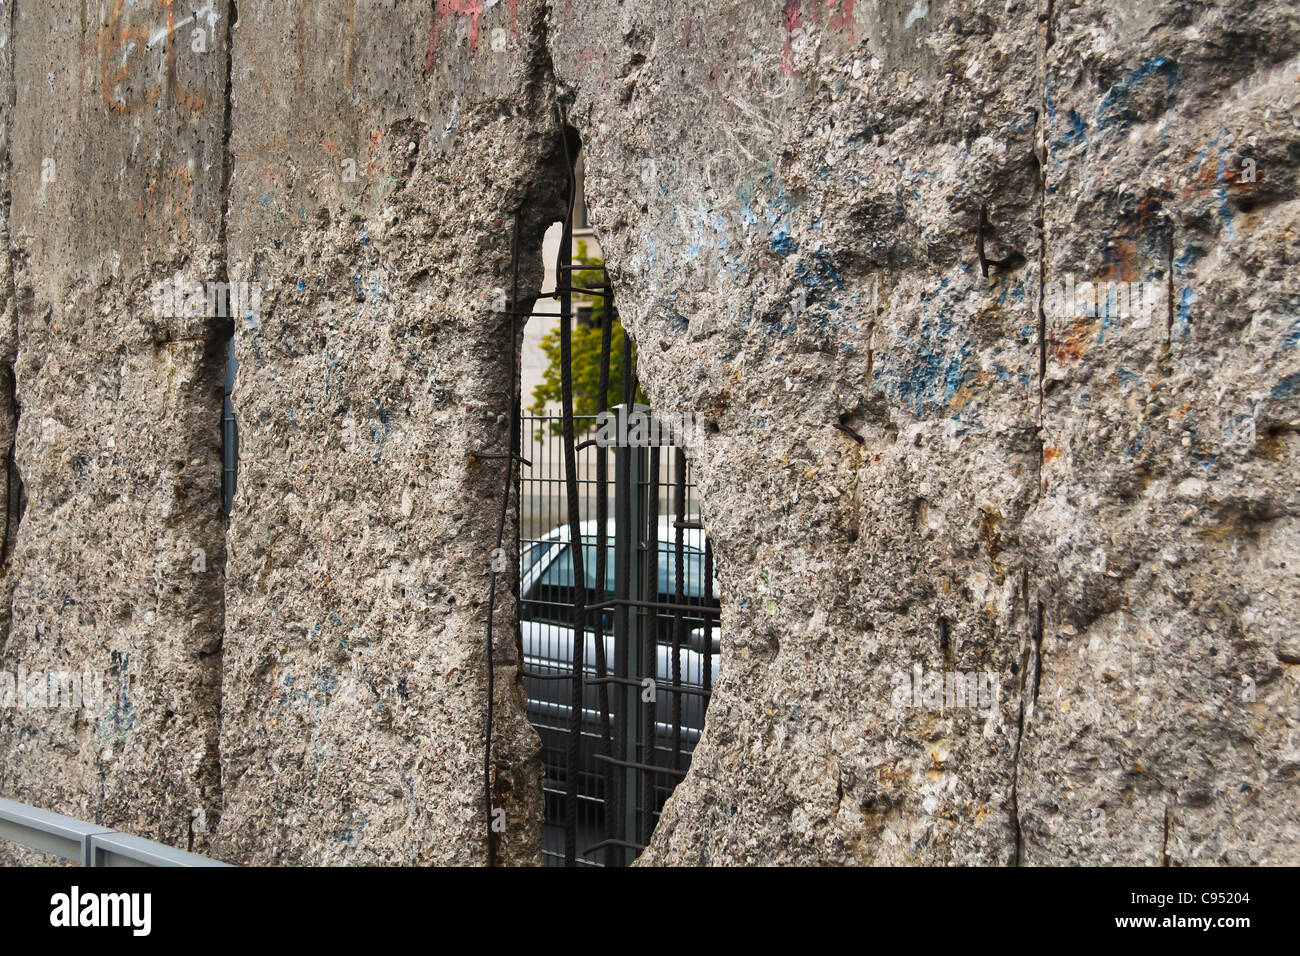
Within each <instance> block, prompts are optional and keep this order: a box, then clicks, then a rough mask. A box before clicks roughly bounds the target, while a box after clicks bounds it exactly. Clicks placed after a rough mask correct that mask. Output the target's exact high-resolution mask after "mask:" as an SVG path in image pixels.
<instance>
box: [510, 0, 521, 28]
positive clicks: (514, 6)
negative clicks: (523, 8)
mask: <svg viewBox="0 0 1300 956" xmlns="http://www.w3.org/2000/svg"><path fill="white" fill-rule="evenodd" d="M510 35H511V36H512V37H517V36H519V0H510Z"/></svg>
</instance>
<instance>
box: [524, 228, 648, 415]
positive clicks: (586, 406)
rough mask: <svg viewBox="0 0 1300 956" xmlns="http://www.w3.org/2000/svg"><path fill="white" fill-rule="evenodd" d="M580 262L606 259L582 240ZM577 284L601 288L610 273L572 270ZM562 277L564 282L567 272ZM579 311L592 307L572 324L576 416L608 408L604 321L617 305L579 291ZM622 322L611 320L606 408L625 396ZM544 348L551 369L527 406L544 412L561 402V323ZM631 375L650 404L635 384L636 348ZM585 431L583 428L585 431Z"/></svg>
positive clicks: (576, 261) (642, 399) (637, 395)
mask: <svg viewBox="0 0 1300 956" xmlns="http://www.w3.org/2000/svg"><path fill="white" fill-rule="evenodd" d="M573 261H574V264H575V265H584V266H599V265H602V264H603V262H602V260H601V259H598V258H595V257H592V256H589V255H588V254H587V244H586V243H585V242H582V241H581V240H579V242H578V252H577V254H576V255H575V256H574V257H573ZM572 275H573V285H574V286H576V287H578V288H584V289H599V288H600V287H601V285H602V284H603V283H604V281H605V273H604V271H603V270H601V269H580V270H575V271H574V272H573V273H572ZM559 281H561V282H563V281H564V278H563V276H561V277H560V279H559ZM573 302H574V310H575V312H577V311H578V309H579V308H580V307H581V306H588V307H590V310H591V311H590V312H581V313H579V315H578V316H577V317H576V321H575V322H574V325H573V334H572V337H571V346H572V363H571V369H572V374H573V414H574V415H575V416H578V415H596V414H598V413H599V412H602V411H605V409H604V408H601V407H600V402H599V397H600V327H601V323H602V322H603V321H604V316H605V309H606V308H607V307H611V306H612V305H613V302H612V300H611V301H610V302H606V301H605V300H604V299H603V298H602V297H599V296H583V295H581V294H580V293H577V292H575V293H574V295H573ZM625 334H626V333H625V332H624V331H623V323H621V322H620V321H619V320H618V318H617V317H615V319H614V321H613V322H612V323H610V345H609V395H608V402H607V407H609V408H612V407H613V406H615V405H617V404H618V403H619V402H621V401H622V400H623V374H624V369H623V339H624V336H625ZM541 347H542V352H543V353H544V354H545V355H546V360H547V365H546V371H545V372H544V373H543V374H542V381H541V383H540V384H538V385H537V387H536V388H534V389H533V404H532V405H530V406H529V408H528V410H529V411H530V412H533V413H541V412H544V411H545V410H546V406H547V405H548V404H549V403H552V402H554V403H555V404H557V405H558V404H559V403H560V400H561V395H562V392H561V382H560V368H561V366H560V326H559V324H558V323H557V324H556V326H555V328H553V329H551V330H550V331H549V332H547V333H546V335H544V336H543V337H542V342H541ZM631 375H632V376H633V381H634V386H633V388H634V391H633V394H634V396H635V397H634V399H633V401H635V402H640V403H643V404H645V403H647V400H646V397H645V394H644V393H643V392H642V391H641V387H640V385H639V384H635V379H636V351H635V349H633V352H632V369H631ZM552 430H553V431H554V432H556V433H557V434H558V433H559V431H560V427H559V423H558V422H555V423H552ZM580 430H581V429H580Z"/></svg>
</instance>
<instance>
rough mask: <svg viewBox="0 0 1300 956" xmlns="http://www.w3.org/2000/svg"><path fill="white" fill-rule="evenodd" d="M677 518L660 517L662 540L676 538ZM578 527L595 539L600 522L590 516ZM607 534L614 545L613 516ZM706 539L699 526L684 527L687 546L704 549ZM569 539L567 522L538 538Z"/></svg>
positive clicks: (546, 539)
mask: <svg viewBox="0 0 1300 956" xmlns="http://www.w3.org/2000/svg"><path fill="white" fill-rule="evenodd" d="M675 520H676V518H670V517H667V516H663V517H660V519H659V540H660V541H661V542H664V543H668V542H670V541H673V540H675V537H676V533H677V532H676V529H675V528H673V522H674V521H675ZM686 520H687V521H698V520H699V517H698V516H693V517H690V516H688V517H687V518H686ZM578 529H579V530H578V533H579V534H581V535H582V537H583V539H584V540H586V539H588V538H590V539H592V540H594V539H595V538H596V533H597V531H599V524H598V522H597V521H596V520H595V519H594V518H588V519H587V520H586V521H583V522H581V523H580V524H579V525H578ZM605 534H606V535H608V536H609V542H610V544H611V546H612V545H613V542H614V519H613V518H608V519H606V521H605ZM704 539H705V536H704V532H703V531H701V530H700V529H699V528H684V529H682V544H683V545H684V546H685V547H687V548H692V549H695V550H703V548H704ZM568 540H570V531H569V526H568V525H567V524H562V525H556V526H555V527H554V528H552V529H551V530H550V531H548V532H546V534H544V535H542V536H541V537H540V538H539V539H538V541H539V542H541V541H546V542H551V541H568Z"/></svg>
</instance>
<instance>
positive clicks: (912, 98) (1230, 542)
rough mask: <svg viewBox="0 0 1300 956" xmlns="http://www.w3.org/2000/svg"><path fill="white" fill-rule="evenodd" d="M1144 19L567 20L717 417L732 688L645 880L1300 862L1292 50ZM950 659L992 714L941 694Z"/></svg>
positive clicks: (639, 257) (707, 479)
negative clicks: (855, 867) (613, 40)
mask: <svg viewBox="0 0 1300 956" xmlns="http://www.w3.org/2000/svg"><path fill="white" fill-rule="evenodd" d="M1126 11H1127V7H1126V6H1124V5H1118V4H1108V5H1104V6H1103V8H1102V9H1097V8H1096V7H1095V5H1081V4H1063V3H1055V4H1043V5H1028V4H1020V5H1016V4H1012V5H1004V4H989V3H940V2H929V3H927V2H919V3H915V4H912V3H903V2H880V3H861V2H859V3H856V4H855V3H847V2H846V3H835V2H832V3H824V4H816V3H803V2H798V0H795V2H788V3H783V4H778V3H775V2H773V3H764V4H750V5H744V7H743V8H740V7H736V8H726V9H713V10H706V11H698V10H696V9H693V8H688V7H687V6H686V5H667V6H665V5H662V4H660V5H656V6H655V7H654V9H653V10H647V9H645V8H633V7H631V6H630V5H618V4H597V5H590V6H584V7H583V8H582V10H581V11H578V10H573V11H568V10H567V7H565V8H563V9H561V8H558V7H557V12H556V25H555V26H554V28H553V31H552V37H553V47H554V55H555V63H556V73H557V77H558V78H559V80H560V82H561V84H562V88H563V89H565V90H566V91H569V94H570V95H571V96H572V99H573V102H574V107H573V116H574V122H575V125H577V126H578V127H579V128H580V129H581V130H582V132H583V134H584V142H585V145H586V148H587V169H588V193H589V196H590V203H591V205H592V207H593V210H594V216H595V220H596V226H597V228H598V229H599V230H600V235H601V241H602V245H603V247H604V248H605V249H606V250H607V253H608V255H609V258H610V260H611V261H612V262H613V263H614V265H615V268H616V273H615V274H616V277H617V280H618V282H619V289H620V301H621V302H622V304H623V310H624V313H625V316H626V319H625V321H627V322H628V324H629V326H630V328H631V332H632V335H633V336H634V338H635V339H636V341H637V344H638V347H639V354H640V356H641V359H642V370H643V379H644V384H645V387H646V388H647V389H648V391H649V393H650V395H651V396H652V398H653V399H654V401H655V404H656V406H657V407H660V408H670V409H675V410H695V411H697V412H700V413H703V414H705V415H706V416H707V417H708V420H709V425H708V431H709V432H710V433H711V434H709V435H708V436H707V439H706V441H705V442H704V443H703V447H702V448H701V449H700V450H699V452H698V457H699V466H700V473H701V475H702V488H703V501H704V504H703V508H704V517H705V524H706V526H707V528H708V531H709V533H710V535H711V536H712V538H713V541H714V544H715V547H716V549H717V555H718V562H719V567H720V573H721V576H722V599H723V606H724V609H725V610H724V634H725V638H724V645H723V647H724V661H725V663H724V667H723V676H722V679H721V682H720V685H719V687H718V692H717V695H716V696H715V698H714V700H713V703H712V705H711V708H710V711H709V716H708V727H707V730H706V733H705V737H704V742H703V743H702V745H701V747H700V748H699V749H698V750H697V751H696V755H695V758H694V762H693V764H692V768H691V772H690V775H689V776H688V778H687V779H686V781H685V782H684V783H683V784H682V785H681V786H680V787H679V789H678V791H677V793H676V795H675V796H674V798H673V800H672V802H671V803H670V804H669V807H668V809H667V810H666V811H665V815H664V818H663V821H662V823H661V824H660V827H659V829H658V830H657V832H656V835H655V840H654V844H653V846H652V847H651V849H650V851H649V852H648V853H647V855H646V859H647V860H648V861H650V862H658V863H666V862H691V863H710V862H711V863H723V862H757V861H762V862H790V861H808V862H814V861H816V862H833V861H850V860H852V861H863V862H873V863H918V862H919V863H1012V862H1027V863H1037V862H1065V861H1070V860H1074V861H1084V862H1129V863H1148V864H1157V863H1162V862H1171V863H1192V862H1205V863H1209V862H1223V861H1226V862H1234V863H1240V862H1247V861H1255V862H1258V861H1264V862H1274V863H1278V862H1295V860H1296V859H1297V852H1298V851H1297V845H1298V844H1297V835H1298V833H1300V831H1298V830H1297V818H1296V810H1295V807H1296V791H1295V787H1296V762H1295V761H1296V750H1295V742H1294V738H1295V732H1296V722H1297V712H1296V700H1297V698H1296V683H1295V682H1296V675H1295V672H1294V665H1295V662H1296V660H1297V655H1296V649H1295V647H1294V633H1295V626H1294V620H1293V614H1292V613H1290V612H1288V611H1287V610H1286V608H1287V606H1288V603H1289V599H1293V598H1294V594H1295V587H1296V585H1295V580H1296V575H1295V570H1294V569H1295V563H1294V562H1295V560H1296V557H1297V549H1296V536H1295V529H1294V517H1293V515H1294V509H1295V483H1294V481H1292V480H1290V479H1289V478H1288V477H1287V475H1288V473H1289V471H1290V470H1291V465H1290V463H1291V462H1293V460H1294V455H1295V452H1296V442H1297V439H1296V420H1297V416H1296V401H1297V399H1296V398H1295V394H1294V393H1295V390H1296V389H1295V386H1296V381H1297V378H1296V364H1297V360H1298V354H1300V353H1297V350H1296V347H1295V346H1296V328H1297V327H1296V324H1295V323H1296V301H1297V300H1296V287H1295V282H1294V278H1293V277H1292V276H1291V275H1290V271H1289V270H1288V268H1287V264H1288V263H1289V261H1290V259H1292V258H1293V257H1294V236H1295V231H1294V229H1295V218H1296V205H1295V200H1294V184H1295V166H1296V158H1297V144H1298V143H1300V134H1298V133H1297V129H1296V111H1295V96H1296V87H1295V72H1296V70H1295V68H1296V60H1295V56H1296V52H1297V48H1298V46H1300V25H1298V24H1297V19H1296V16H1295V14H1294V12H1293V11H1289V10H1288V8H1287V7H1285V6H1283V5H1276V4H1269V3H1259V4H1246V5H1241V6H1237V5H1228V6H1225V7H1224V8H1222V9H1214V8H1198V9H1197V10H1196V11H1195V12H1188V11H1187V10H1185V9H1184V8H1182V7H1179V6H1177V5H1174V4H1159V5H1155V6H1152V5H1145V6H1144V8H1143V12H1142V13H1141V14H1136V13H1129V12H1126ZM592 36H617V37H621V38H622V43H621V44H602V45H593V44H592V42H591V40H590V37H592ZM686 103H689V104H690V108H689V110H688V111H683V110H682V109H681V106H682V105H683V104H686ZM1248 159H1253V160H1254V166H1253V171H1254V172H1255V177H1254V181H1253V182H1247V181H1245V180H1246V175H1245V171H1246V170H1251V169H1252V165H1251V164H1250V163H1246V164H1245V166H1244V167H1243V162H1244V161H1246V160H1248ZM983 210H986V213H985V212H984V211H983ZM984 216H987V219H986V223H985V224H984V225H982V222H981V221H982V218H983V217H984ZM981 234H982V238H983V240H984V241H983V243H982V245H983V250H984V252H983V257H984V259H985V262H984V263H983V265H984V266H985V268H986V269H987V272H988V274H987V276H985V275H984V274H983V273H984V271H985V270H984V269H982V268H981V265H982V263H981V261H980V260H981V252H980V249H979V247H980V246H981V242H980V240H981ZM988 261H994V262H1000V263H1001V264H1000V265H991V266H990V265H987V263H988ZM1071 277H1074V278H1075V279H1077V282H1078V283H1079V284H1080V285H1081V284H1082V283H1084V282H1085V281H1090V282H1093V283H1101V282H1107V281H1110V282H1116V283H1117V282H1119V281H1123V282H1125V283H1128V282H1146V283H1147V285H1148V286H1152V287H1154V288H1156V289H1157V290H1159V291H1160V293H1161V294H1162V297H1161V298H1159V299H1158V302H1159V308H1158V310H1157V314H1155V317H1154V318H1150V317H1149V316H1143V315H1132V316H1130V315H1128V314H1120V313H1121V312H1122V311H1123V310H1122V309H1120V308H1117V306H1116V305H1115V304H1110V305H1109V306H1107V304H1106V294H1105V292H1104V291H1103V292H1102V294H1101V298H1102V301H1103V308H1102V310H1101V313H1102V314H1100V315H1095V314H1094V315H1084V316H1082V317H1080V316H1078V315H1076V314H1074V313H1072V312H1067V311H1064V310H1063V309H1062V308H1061V307H1060V304H1059V301H1052V300H1051V298H1050V294H1051V293H1052V291H1053V286H1052V283H1058V284H1065V283H1066V282H1067V281H1068V280H1070V279H1071ZM1093 288H1094V289H1095V288H1096V287H1095V286H1094V287H1093ZM1125 291H1127V290H1125ZM1094 298H1095V293H1094ZM1094 311H1095V309H1094ZM837 425H839V426H844V429H847V431H846V430H844V429H837V428H836V426H837ZM855 434H856V436H858V437H859V438H861V439H862V440H861V441H858V440H857V438H855V437H854V436H855ZM1288 566H1289V567H1288ZM954 672H957V673H961V674H966V675H970V674H978V673H980V672H991V674H992V675H994V676H995V677H996V678H997V679H998V680H999V682H1000V689H1001V693H1000V694H999V706H997V707H996V708H987V709H985V708H970V707H965V708H963V707H951V706H948V707H942V706H930V705H928V704H927V702H926V701H925V700H924V699H923V698H924V696H925V695H924V694H923V693H921V692H918V693H915V694H912V693H910V692H909V686H910V684H909V682H908V681H907V677H908V676H909V675H916V674H918V673H919V674H921V675H923V676H922V680H921V683H924V681H926V680H929V679H930V676H931V675H934V674H937V675H945V674H952V673H954ZM913 680H915V678H913ZM900 691H901V693H900ZM918 704H919V706H918Z"/></svg>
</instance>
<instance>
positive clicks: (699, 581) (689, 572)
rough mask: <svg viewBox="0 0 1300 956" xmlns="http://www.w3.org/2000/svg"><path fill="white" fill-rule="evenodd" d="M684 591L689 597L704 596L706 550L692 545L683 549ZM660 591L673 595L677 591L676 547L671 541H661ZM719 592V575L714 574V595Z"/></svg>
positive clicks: (662, 593) (669, 595) (697, 597)
mask: <svg viewBox="0 0 1300 956" xmlns="http://www.w3.org/2000/svg"><path fill="white" fill-rule="evenodd" d="M682 552H683V553H682V577H683V579H684V580H683V581H682V593H683V594H684V595H685V596H686V597H687V598H692V599H697V600H698V599H701V598H703V597H704V552H703V551H699V550H696V549H695V548H691V547H683V549H682ZM659 593H660V594H661V595H665V596H666V597H672V596H674V595H675V594H676V593H677V561H676V549H675V548H674V547H673V543H672V542H671V541H669V542H664V541H661V542H659ZM717 594H718V585H717V576H716V574H715V576H714V583H713V597H714V598H715V599H716V598H717Z"/></svg>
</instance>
